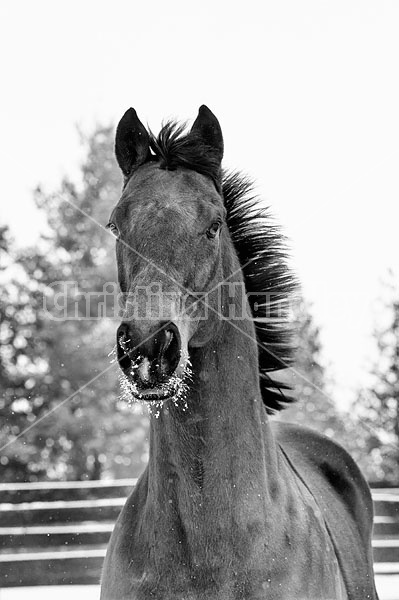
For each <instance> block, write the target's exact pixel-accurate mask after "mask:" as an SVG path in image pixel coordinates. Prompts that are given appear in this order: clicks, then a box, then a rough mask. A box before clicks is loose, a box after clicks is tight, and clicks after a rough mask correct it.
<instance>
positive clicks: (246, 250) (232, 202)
mask: <svg viewBox="0 0 399 600" xmlns="http://www.w3.org/2000/svg"><path fill="white" fill-rule="evenodd" d="M150 147H151V150H152V152H153V155H152V159H153V160H157V161H160V163H161V167H163V168H165V169H171V170H172V169H175V168H177V167H179V166H181V167H186V168H188V169H191V170H193V171H196V172H198V173H201V174H203V175H206V176H208V177H210V178H211V179H212V180H213V181H214V182H215V184H216V186H217V188H218V189H219V190H220V191H221V194H222V196H223V199H224V204H225V207H226V210H227V226H228V229H229V231H230V235H231V238H232V241H233V244H234V247H235V250H236V252H237V255H238V258H239V261H240V264H241V267H242V271H243V275H244V281H245V286H246V291H247V295H248V301H249V305H250V307H251V311H252V315H253V318H254V325H255V331H256V336H257V340H258V345H259V379H260V388H261V393H262V399H263V402H264V404H265V406H266V410H267V411H268V412H269V413H273V412H275V411H278V410H281V409H282V408H284V407H285V405H286V404H287V403H289V402H292V401H293V398H292V397H290V396H287V395H286V394H284V393H283V391H282V390H284V389H289V386H287V385H286V384H284V383H282V382H278V381H277V380H275V379H273V378H272V377H270V375H269V372H270V371H276V370H280V369H284V368H286V367H289V366H290V365H291V364H292V363H293V361H294V353H295V349H294V346H293V343H292V338H293V331H292V327H290V322H289V318H288V301H289V297H290V295H291V293H292V292H293V290H294V287H295V280H294V277H293V275H292V273H291V272H290V270H289V268H288V266H287V251H286V247H285V238H284V236H283V235H282V234H281V231H280V229H279V227H278V226H276V225H275V224H273V223H272V222H271V220H270V215H269V213H268V211H267V210H266V209H265V208H264V207H263V206H262V205H261V203H260V200H259V198H258V197H256V196H255V195H253V193H252V182H251V181H250V180H249V179H248V178H247V177H245V176H244V175H242V174H240V173H237V172H233V173H227V172H223V173H222V179H221V184H220V177H221V173H220V167H219V162H218V161H217V160H216V159H215V156H214V154H213V153H212V149H210V148H209V147H208V146H206V144H204V143H203V142H202V141H201V140H199V139H198V138H197V137H195V136H192V135H190V134H188V133H185V127H184V125H178V124H177V123H175V122H168V123H166V124H165V125H164V126H163V127H162V129H161V131H160V133H159V135H158V136H157V137H155V136H154V135H153V134H150Z"/></svg>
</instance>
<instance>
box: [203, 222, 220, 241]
mask: <svg viewBox="0 0 399 600" xmlns="http://www.w3.org/2000/svg"><path fill="white" fill-rule="evenodd" d="M220 226H221V222H220V221H215V222H214V223H212V225H211V226H210V227H209V229H207V231H206V235H207V236H208V238H210V239H212V238H215V237H216V236H217V234H218V231H219V229H220Z"/></svg>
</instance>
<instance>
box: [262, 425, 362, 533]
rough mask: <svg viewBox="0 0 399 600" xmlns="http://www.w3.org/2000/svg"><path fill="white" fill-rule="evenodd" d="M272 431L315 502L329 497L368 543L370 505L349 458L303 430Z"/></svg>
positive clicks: (322, 438) (282, 428) (277, 427)
mask: <svg viewBox="0 0 399 600" xmlns="http://www.w3.org/2000/svg"><path fill="white" fill-rule="evenodd" d="M273 430H274V434H275V437H276V441H277V443H278V445H279V446H280V448H281V450H282V452H283V453H284V454H285V456H286V457H287V459H288V461H289V462H290V464H291V467H292V468H293V470H294V471H295V472H296V473H297V475H298V476H299V477H301V479H303V480H304V481H305V483H306V485H307V487H308V488H309V490H310V492H311V493H312V494H313V495H314V496H315V498H316V499H318V501H319V502H321V503H323V499H324V498H327V497H329V496H330V497H331V494H332V495H333V497H335V498H336V499H337V502H339V503H341V504H342V505H344V506H345V507H346V509H347V510H348V512H349V514H350V515H351V516H352V518H353V519H354V521H355V522H356V523H357V524H358V526H359V528H360V532H361V534H362V537H363V538H364V541H366V540H368V539H369V537H370V535H371V528H372V519H373V502H372V498H371V493H370V489H369V486H368V484H367V482H366V480H365V478H364V476H363V474H362V473H361V471H360V469H359V467H358V466H357V464H356V463H355V461H354V460H353V458H352V457H351V456H350V454H349V453H348V452H347V451H346V450H345V449H344V448H343V447H342V446H341V445H340V444H338V443H337V442H335V441H333V440H332V439H330V438H328V437H326V436H325V435H322V434H320V433H318V432H317V431H314V430H312V429H309V428H307V427H302V426H299V425H295V424H291V423H282V422H274V423H273ZM326 492H327V494H326Z"/></svg>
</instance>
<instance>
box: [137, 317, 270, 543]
mask: <svg viewBox="0 0 399 600" xmlns="http://www.w3.org/2000/svg"><path fill="white" fill-rule="evenodd" d="M237 324H238V325H239V327H238V326H237ZM193 371H194V377H193V391H192V392H191V393H190V394H189V396H188V398H187V404H188V408H187V410H186V411H185V412H184V411H181V410H179V409H176V408H175V407H173V405H172V406H170V408H166V410H165V407H164V409H163V410H162V411H161V414H160V415H159V418H155V417H152V419H151V444H150V461H149V488H148V490H149V498H148V499H149V500H150V502H151V504H153V503H155V505H158V506H159V508H160V509H161V510H162V513H163V514H165V510H166V511H167V510H168V507H170V509H171V511H170V516H171V517H172V515H173V518H174V519H180V520H181V521H182V523H183V525H184V528H185V529H186V531H189V530H190V529H192V530H193V531H192V534H193V537H195V535H196V532H197V533H199V532H198V529H200V528H201V527H209V528H210V529H212V528H214V531H215V535H216V530H218V531H219V532H220V530H221V529H223V528H225V529H226V530H231V527H232V526H233V528H234V526H235V527H237V526H240V525H242V527H243V528H244V529H245V528H246V527H247V525H248V522H249V521H250V522H254V521H256V522H257V523H258V524H259V523H262V520H263V518H264V517H265V512H267V502H268V499H269V500H270V497H271V496H273V493H274V492H275V491H276V489H277V487H278V465H277V452H276V447H275V443H274V440H273V438H272V435H271V432H270V427H269V424H268V420H267V415H266V412H265V410H264V408H263V405H262V400H261V395H260V390H259V375H258V355H257V351H256V341H255V336H254V330H253V325H252V323H251V322H250V321H240V322H237V321H236V322H233V323H230V322H225V323H224V324H223V325H222V328H221V332H220V335H219V337H218V339H217V340H215V341H214V342H212V343H211V344H209V345H208V346H206V348H203V349H201V350H197V351H196V352H195V355H194V356H193ZM273 490H274V492H273ZM154 508H156V506H155V507H154ZM265 509H266V510H265ZM204 517H205V518H204ZM167 526H169V525H167ZM195 530H197V531H195ZM202 533H206V532H202ZM209 533H210V535H211V532H209ZM187 535H189V533H188V534H187Z"/></svg>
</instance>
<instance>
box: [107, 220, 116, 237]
mask: <svg viewBox="0 0 399 600" xmlns="http://www.w3.org/2000/svg"><path fill="white" fill-rule="evenodd" d="M106 229H109V230H110V232H111V233H112V235H114V236H115V237H116V238H117V237H119V229H118V228H117V226H116V225H115V223H108V225H107V226H106Z"/></svg>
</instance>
